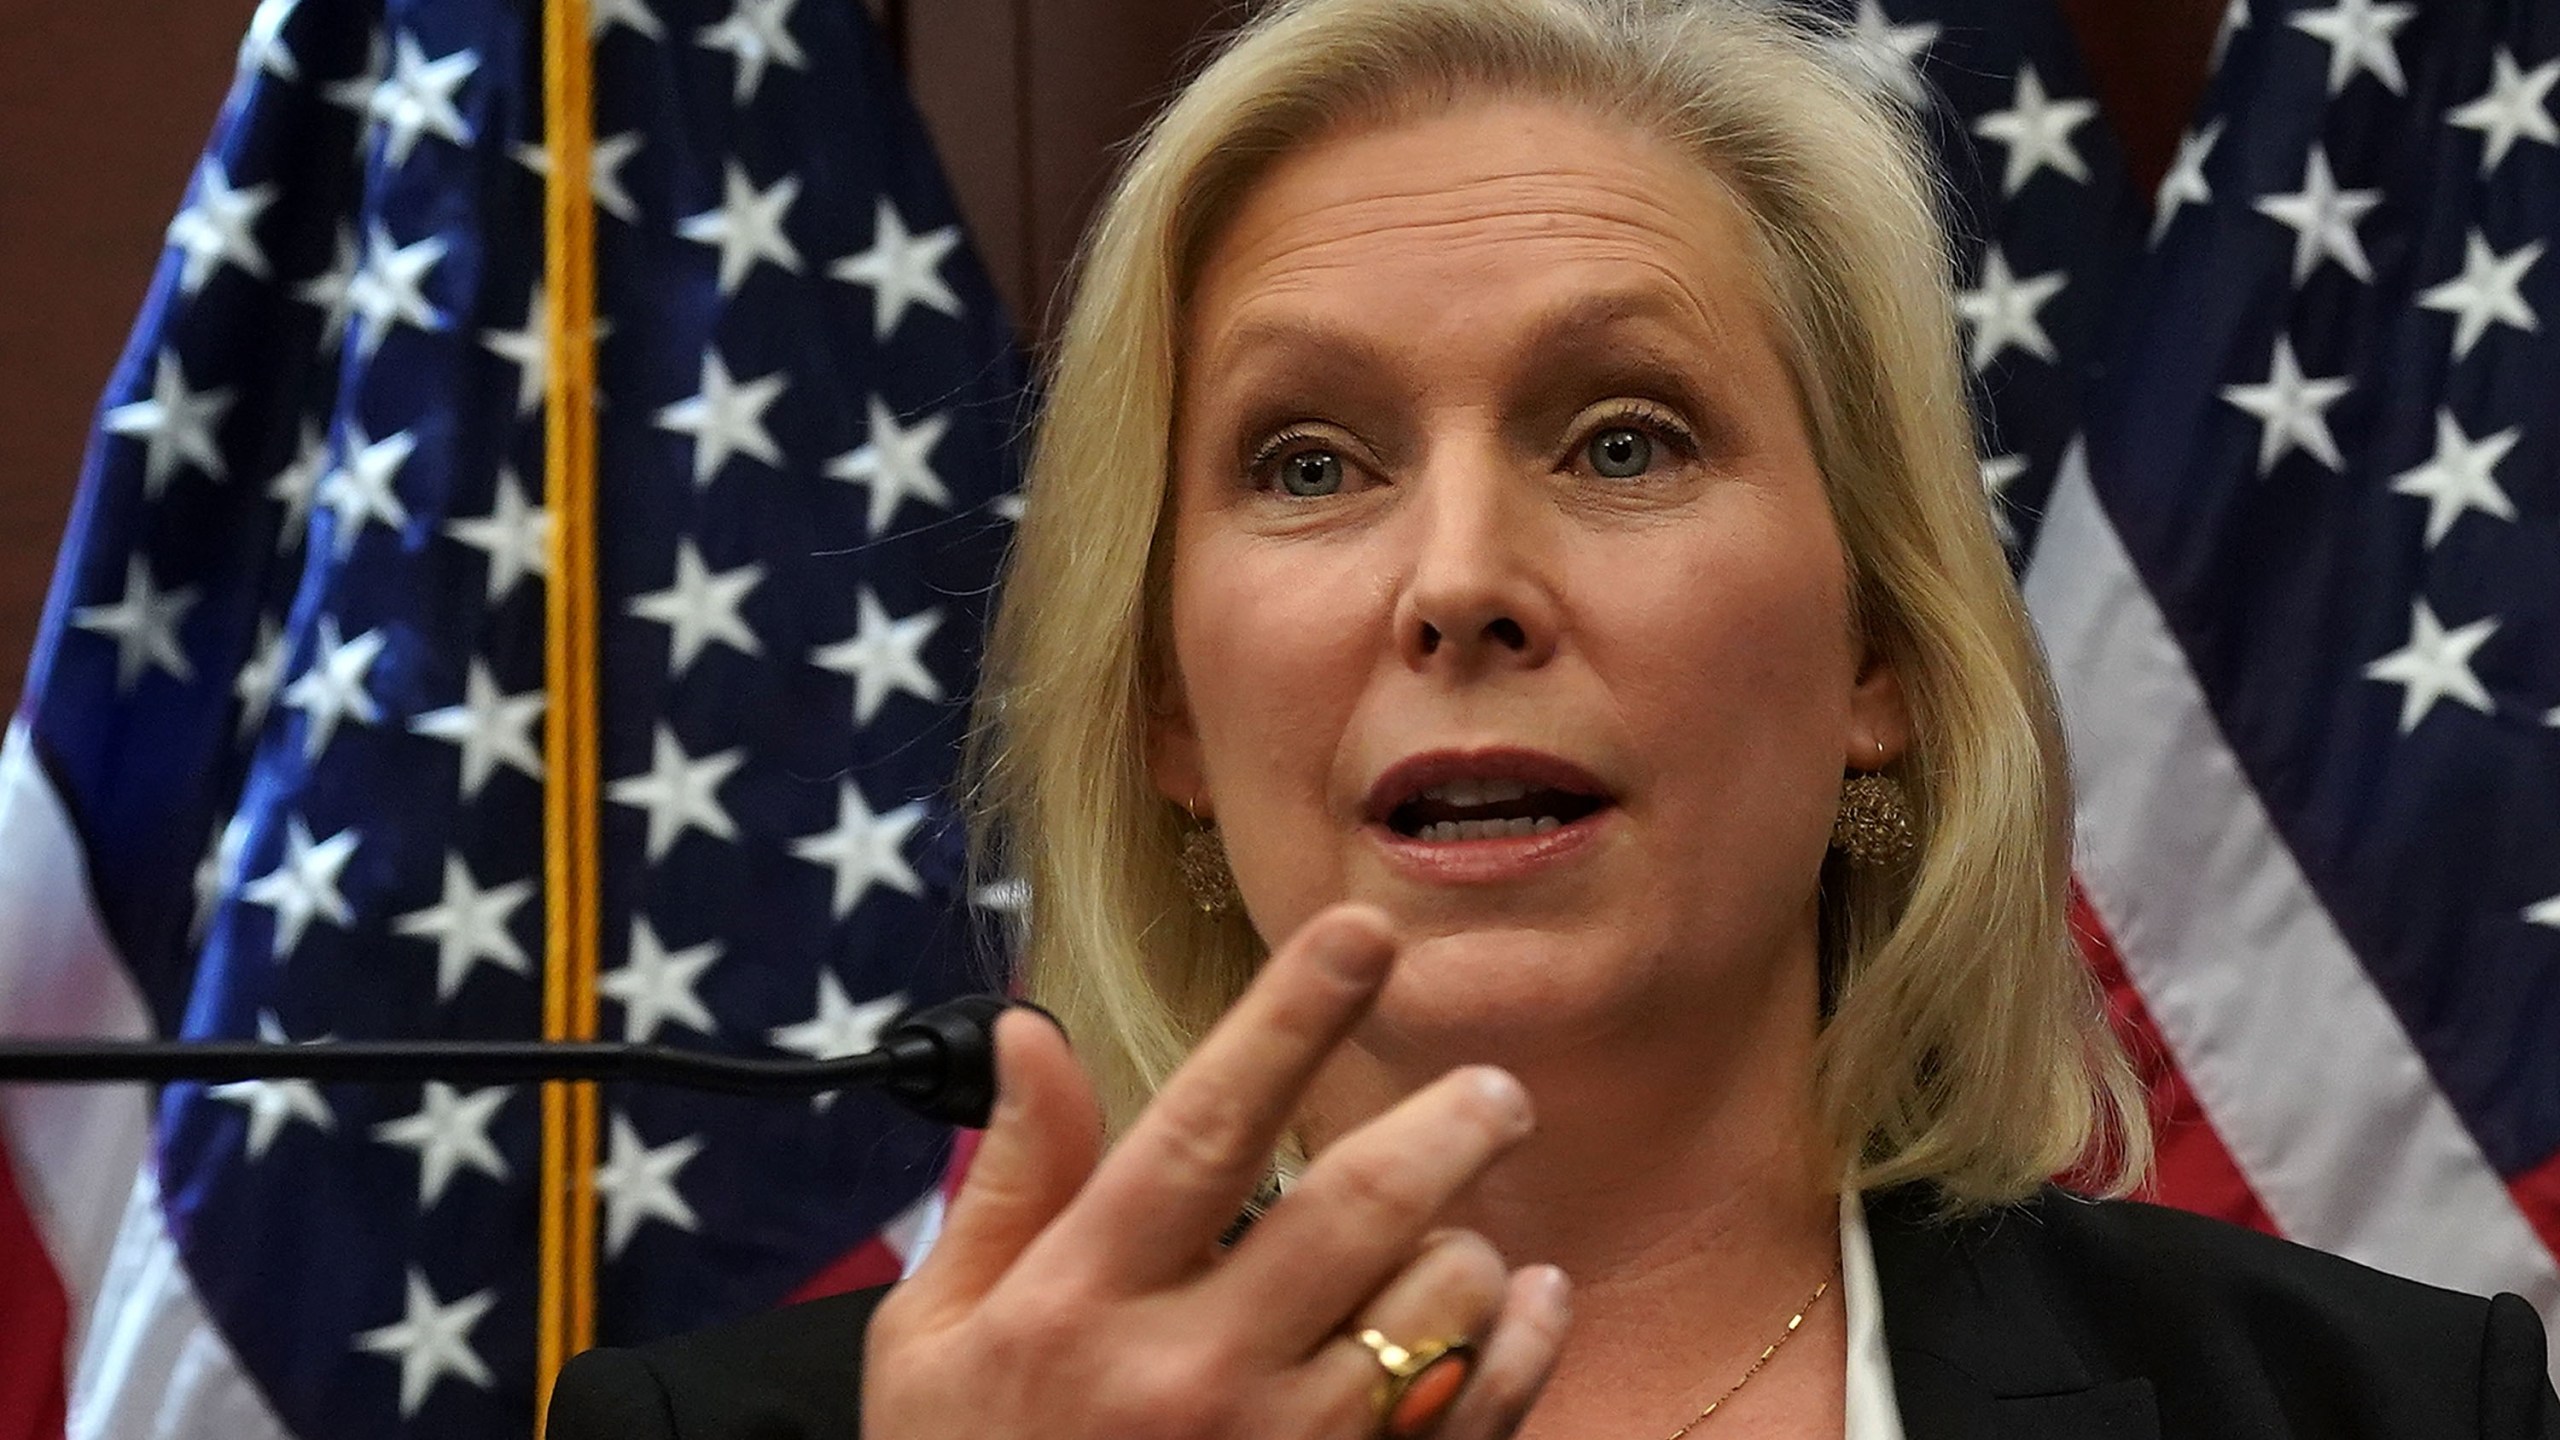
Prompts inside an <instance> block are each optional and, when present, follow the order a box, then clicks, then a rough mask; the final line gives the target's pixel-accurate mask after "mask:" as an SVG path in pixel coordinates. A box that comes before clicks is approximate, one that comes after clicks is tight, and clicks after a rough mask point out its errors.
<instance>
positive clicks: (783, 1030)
mask: <svg viewBox="0 0 2560 1440" xmlns="http://www.w3.org/2000/svg"><path fill="white" fill-rule="evenodd" d="M906 1010H907V994H906V992H905V991H903V990H893V991H891V992H889V993H888V994H886V995H883V996H881V997H879V998H878V999H876V1000H865V1001H863V1002H862V1003H861V1004H859V1005H857V1004H855V1003H854V1002H853V1001H852V1000H851V999H850V998H848V997H847V996H846V995H845V993H844V985H843V984H842V982H840V981H838V980H837V979H836V976H835V972H834V971H832V970H820V971H819V972H818V1013H817V1014H815V1015H813V1016H811V1017H810V1018H808V1019H806V1020H803V1021H801V1022H800V1023H799V1024H797V1025H783V1026H779V1027H777V1028H775V1029H774V1030H773V1032H772V1034H771V1039H772V1041H773V1044H774V1046H775V1048H777V1049H782V1050H789V1051H791V1052H793V1053H794V1054H799V1055H806V1056H808V1057H809V1058H810V1059H812V1060H834V1059H837V1058H839V1057H841V1056H846V1055H859V1054H861V1053H863V1052H864V1051H866V1050H870V1049H873V1048H875V1047H877V1046H878V1045H879V1043H880V1032H881V1031H883V1030H885V1029H887V1028H888V1027H889V1024H890V1022H891V1021H893V1020H896V1019H897V1018H898V1017H899V1016H900V1015H903V1014H905V1013H906ZM835 1102H836V1097H835V1092H834V1091H832V1090H829V1091H825V1092H822V1093H821V1094H819V1095H818V1096H817V1097H816V1107H817V1108H818V1109H820V1110H824V1109H826V1108H827V1107H829V1106H831V1105H833V1104H835Z"/></svg>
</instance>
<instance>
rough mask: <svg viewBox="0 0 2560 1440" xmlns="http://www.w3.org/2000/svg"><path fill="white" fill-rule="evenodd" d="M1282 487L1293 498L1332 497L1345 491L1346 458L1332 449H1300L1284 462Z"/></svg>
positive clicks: (1281, 474)
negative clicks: (1344, 461) (1343, 465)
mask: <svg viewBox="0 0 2560 1440" xmlns="http://www.w3.org/2000/svg"><path fill="white" fill-rule="evenodd" d="M1279 479H1280V488H1281V489H1282V490H1283V491H1285V492H1287V493H1289V494H1291V495H1332V494H1337V493H1339V492H1340V491H1341V489H1342V457H1341V456H1339V455H1337V454H1335V453H1333V452H1332V451H1330V450H1300V451H1298V452H1297V453H1296V454H1294V455H1288V456H1284V457H1282V459H1281V461H1280V477H1279Z"/></svg>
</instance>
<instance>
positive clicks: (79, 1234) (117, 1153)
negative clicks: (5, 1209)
mask: <svg viewBox="0 0 2560 1440" xmlns="http://www.w3.org/2000/svg"><path fill="white" fill-rule="evenodd" d="M0 856H5V857H7V859H6V862H5V863H0V944H5V946H6V947H7V948H6V950H5V952H0V1036H5V1037H8V1038H12V1039H34V1038H45V1037H64V1036H98V1037H104V1038H118V1039H139V1038H143V1037H146V1036H148V1035H149V1034H150V1033H151V1021H150V1018H149V1016H148V1015H147V1014H146V1013H145V1012H144V1010H143V1006H142V997H141V996H140V995H139V994H137V993H136V992H135V990H134V988H133V982H132V980H131V978H130V977H129V976H128V975H127V974H126V973H125V968H124V966H123V964H122V963H121V962H119V961H118V960H117V959H116V956H115V951H114V949H113V948H112V947H111V946H110V945H109V943H108V941H107V937H106V936H105V934H104V933H102V932H101V931H100V930H99V928H98V920H97V916H96V915H95V914H94V913H93V912H92V911H91V909H90V903H89V875H88V866H87V865H86V864H85V863H83V860H82V857H81V853H80V842H79V840H78V839H77V838H76V837H75V836H74V834H73V833H72V829H71V823H70V819H69V817H68V816H66V815H65V814H64V813H63V810H62V802H61V800H60V799H59V798H58V797H56V796H55V795H54V793H53V783H52V781H50V780H49V779H47V778H46V776H45V773H44V769H43V767H42V766H40V765H38V764H37V763H36V757H35V749H34V746H33V744H32V743H31V742H30V741H29V739H28V736H27V733H26V729H25V727H24V725H23V724H22V723H18V722H13V723H12V724H11V725H10V726H9V738H8V741H7V742H6V744H5V745H0ZM150 1125H151V1116H150V1107H149V1103H148V1100H147V1097H146V1095H145V1093H144V1091H143V1090H142V1088H141V1087H139V1086H131V1085H64V1086H44V1085H12V1086H7V1087H0V1131H5V1132H6V1138H7V1140H8V1143H9V1148H10V1150H11V1152H12V1153H13V1154H15V1155H16V1157H17V1160H18V1166H17V1172H18V1184H19V1186H20V1188H21V1189H22V1190H23V1191H24V1193H25V1196H26V1202H27V1209H28V1211H29V1212H30V1213H31V1214H32V1215H33V1217H34V1219H35V1224H36V1233H37V1234H38V1235H40V1236H41V1237H42V1238H43V1240H44V1245H45V1249H46V1251H47V1252H48V1253H50V1254H51V1255H52V1256H53V1263H54V1268H55V1270H56V1271H58V1272H59V1273H60V1275H61V1277H62V1285H63V1289H64V1290H65V1291H67V1292H68V1293H69V1296H70V1300H71V1346H72V1351H73V1353H74V1354H77V1353H78V1351H79V1346H80V1332H81V1327H82V1324H83V1322H84V1320H85V1317H86V1316H87V1315H88V1314H89V1311H90V1309H91V1307H93V1306H94V1305H95V1304H96V1303H97V1299H98V1286H99V1280H100V1277H101V1276H103V1275H104V1274H105V1272H106V1268H107V1255H108V1252H109V1251H110V1250H111V1249H112V1248H113V1246H114V1244H115V1238H116V1220H117V1217H118V1216H120V1215H121V1214H123V1212H124V1196H125V1191H126V1190H128V1189H129V1188H131V1187H132V1185H133V1176H134V1172H135V1171H136V1170H137V1169H139V1168H140V1167H141V1164H142V1158H143V1154H144V1150H145V1147H146V1144H147V1141H148V1138H149V1136H150Z"/></svg>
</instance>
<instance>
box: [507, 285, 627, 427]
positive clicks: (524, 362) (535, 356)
mask: <svg viewBox="0 0 2560 1440" xmlns="http://www.w3.org/2000/svg"><path fill="white" fill-rule="evenodd" d="M599 328H601V327H599ZM550 330H551V306H550V302H549V301H548V300H546V299H545V298H544V296H543V291H542V282H541V281H539V280H537V281H535V282H533V289H532V291H531V292H530V293H529V294H527V295H526V297H525V304H524V323H523V324H522V325H519V326H517V327H516V328H515V329H513V330H483V331H481V332H480V348H481V349H483V350H486V351H488V352H489V353H490V354H492V355H495V356H497V357H498V358H499V359H501V360H504V361H506V362H508V363H509V364H511V365H513V366H515V367H516V414H517V415H518V416H525V415H530V414H532V413H533V412H534V409H535V408H536V407H537V406H539V405H541V404H542V394H543V391H544V389H545V388H546V387H547V386H548V385H549V384H550V376H551V334H550Z"/></svg>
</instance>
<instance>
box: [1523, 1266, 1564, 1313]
mask: <svg viewBox="0 0 2560 1440" xmlns="http://www.w3.org/2000/svg"><path fill="white" fill-rule="evenodd" d="M1529 1283H1530V1285H1531V1287H1532V1288H1533V1290H1534V1292H1535V1294H1536V1295H1537V1299H1538V1303H1539V1304H1540V1305H1543V1306H1545V1307H1546V1308H1547V1309H1548V1310H1550V1311H1552V1312H1554V1314H1555V1317H1556V1318H1557V1319H1558V1320H1563V1319H1565V1318H1567V1317H1568V1316H1570V1315H1572V1314H1573V1282H1572V1281H1571V1280H1568V1279H1566V1278H1565V1274H1564V1271H1563V1270H1562V1269H1560V1268H1558V1267H1557V1266H1554V1265H1541V1266H1539V1267H1538V1268H1536V1269H1535V1270H1532V1271H1530V1272H1529Z"/></svg>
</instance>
